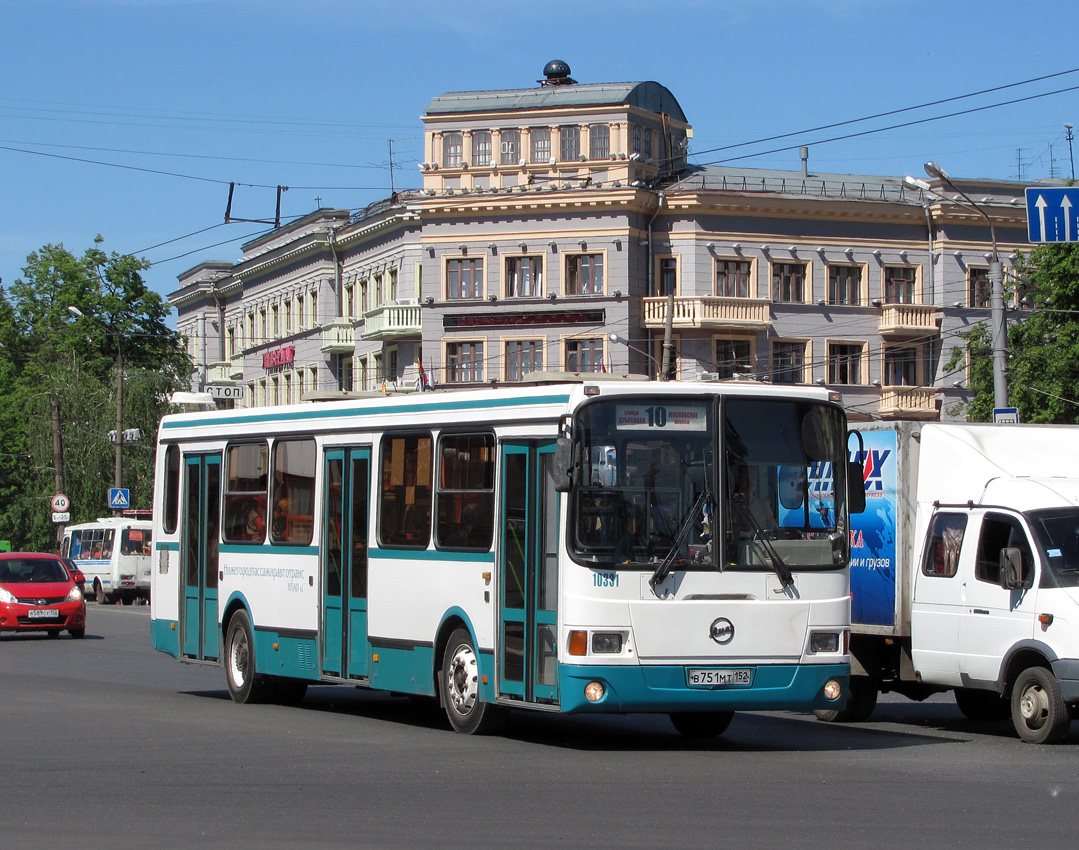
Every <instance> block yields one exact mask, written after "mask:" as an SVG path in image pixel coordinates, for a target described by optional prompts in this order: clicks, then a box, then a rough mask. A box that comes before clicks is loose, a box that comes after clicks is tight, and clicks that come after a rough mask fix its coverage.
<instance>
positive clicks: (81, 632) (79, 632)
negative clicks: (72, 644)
mask: <svg viewBox="0 0 1079 850" xmlns="http://www.w3.org/2000/svg"><path fill="white" fill-rule="evenodd" d="M67 633H68V634H69V635H71V636H72V637H73V638H75V640H82V639H83V638H84V637H86V629H68V630H67Z"/></svg>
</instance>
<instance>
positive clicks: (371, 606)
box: [151, 373, 861, 736]
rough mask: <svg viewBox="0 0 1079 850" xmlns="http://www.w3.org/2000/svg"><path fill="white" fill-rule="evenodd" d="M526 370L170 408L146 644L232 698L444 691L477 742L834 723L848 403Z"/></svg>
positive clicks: (737, 387)
mask: <svg viewBox="0 0 1079 850" xmlns="http://www.w3.org/2000/svg"><path fill="white" fill-rule="evenodd" d="M532 377H534V378H535V379H536V380H535V381H532V382H528V383H523V382H522V383H519V384H515V385H514V386H512V387H506V386H503V387H497V388H490V389H477V390H472V389H461V390H445V391H444V390H436V391H433V392H421V393H414V394H409V395H407V396H389V395H378V396H376V397H365V398H359V397H357V398H350V399H347V400H339V401H330V402H317V403H303V404H298V405H289V406H276V407H264V408H254V409H239V410H219V411H210V412H192V413H183V414H174V415H169V416H166V417H165V418H164V419H163V420H162V422H161V425H160V428H159V434H158V445H157V461H156V464H157V466H156V476H155V494H154V511H153V515H154V532H153V545H154V566H153V571H152V572H153V585H152V596H151V600H152V603H151V624H152V630H151V631H152V642H153V646H154V648H156V649H157V650H160V651H162V652H165V653H167V654H169V655H172V656H173V657H175V658H178V659H180V660H181V661H183V662H190V663H199V664H211V665H218V666H222V667H224V670H225V679H226V682H227V685H228V689H229V692H230V694H231V696H232V698H233V699H234V700H235V701H237V702H240V703H256V702H268V701H274V702H281V703H295V702H298V701H299V700H301V699H302V698H303V696H304V694H305V693H306V689H307V687H308V686H309V685H312V684H316V683H339V684H349V685H355V686H359V687H365V688H372V689H379V690H382V691H388V692H392V693H394V694H399V695H407V696H413V697H432V698H435V699H437V700H438V702H439V703H440V704H441V706H442V708H443V709H444V711H445V713H446V716H447V718H448V720H449V723H450V725H451V727H452V728H453V729H454V730H456V731H458V732H462V733H482V732H489V731H492V730H494V729H496V728H498V726H499V725H500V723H501V722H502V721H503V720H504V719H505V717H506V715H507V713H508V710H509V709H531V710H537V711H548V712H563V713H585V712H592V713H598V712H609V713H631V712H655V713H663V714H667V715H669V716H670V719H671V721H672V723H673V726H674V728H675V730H677V731H678V732H680V733H682V734H684V735H687V736H713V735H717V734H721V733H722V732H723V731H724V729H725V728H726V726H727V725H728V724H729V723H730V720H731V717H732V715H733V713H734V712H735V711H738V710H754V709H761V710H782V709H790V710H799V711H811V710H816V709H822V710H828V709H834V708H837V707H842V706H843V705H844V701H845V699H846V689H847V683H848V679H849V673H850V656H849V654H848V636H849V629H850V595H849V574H848V558H849V543H850V541H849V532H848V523H847V520H848V504H847V493H848V486H847V478H848V475H853V474H857V473H856V472H852V471H851V470H849V469H848V466H849V464H848V455H847V448H846V437H847V431H846V419H845V415H844V412H843V409H842V407H841V405H840V403H839V401H840V400H839V396H838V394H836V393H831V392H829V391H827V390H825V389H823V388H817V387H807V388H801V387H798V388H796V387H778V386H769V385H764V384H756V383H749V382H742V383H718V382H712V383H706V382H669V383H667V382H664V383H659V382H649V381H643V380H619V379H614V376H609V375H604V374H599V375H589V376H585V377H583V378H574V377H572V376H564V375H562V374H561V373H549V374H540V375H533V376H532ZM597 450H598V451H600V452H601V453H602V454H603V456H604V463H605V464H608V463H609V464H610V465H611V466H612V467H613V469H612V472H611V474H610V475H609V476H595V475H593V466H594V464H595V461H594V458H595V455H596V451H597ZM859 480H860V479H859ZM855 489H856V490H857V491H860V489H861V488H855Z"/></svg>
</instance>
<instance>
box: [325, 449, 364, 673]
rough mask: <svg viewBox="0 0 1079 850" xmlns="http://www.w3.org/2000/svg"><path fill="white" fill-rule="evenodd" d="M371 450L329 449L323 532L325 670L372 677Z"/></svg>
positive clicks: (326, 671) (326, 467)
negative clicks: (369, 615) (369, 586)
mask: <svg viewBox="0 0 1079 850" xmlns="http://www.w3.org/2000/svg"><path fill="white" fill-rule="evenodd" d="M370 472H371V450H370V448H367V447H363V448H347V449H333V450H330V451H327V452H326V457H325V475H324V476H323V480H324V481H325V482H326V484H325V486H326V493H325V500H324V502H323V504H325V505H326V512H325V520H324V522H325V527H324V528H323V530H322V640H321V644H322V671H323V672H324V673H326V674H327V675H330V676H340V677H341V678H343V679H365V678H367V676H368V664H367V659H368V647H367V521H368V497H369V494H370Z"/></svg>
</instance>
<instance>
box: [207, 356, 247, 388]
mask: <svg viewBox="0 0 1079 850" xmlns="http://www.w3.org/2000/svg"><path fill="white" fill-rule="evenodd" d="M242 365H243V364H241V366H242ZM242 374H243V372H242V369H241V375H242ZM232 380H234V379H233V377H232V363H231V362H230V361H228V360H219V361H217V362H216V363H211V364H209V365H208V366H207V367H206V383H208V384H227V383H229V382H230V381H232Z"/></svg>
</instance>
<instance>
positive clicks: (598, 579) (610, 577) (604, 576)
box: [592, 573, 618, 587]
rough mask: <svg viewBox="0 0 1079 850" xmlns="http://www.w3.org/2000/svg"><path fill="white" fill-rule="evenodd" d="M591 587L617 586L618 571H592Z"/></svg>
mask: <svg viewBox="0 0 1079 850" xmlns="http://www.w3.org/2000/svg"><path fill="white" fill-rule="evenodd" d="M592 586H593V587H618V573H592Z"/></svg>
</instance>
